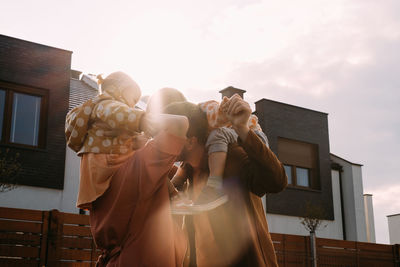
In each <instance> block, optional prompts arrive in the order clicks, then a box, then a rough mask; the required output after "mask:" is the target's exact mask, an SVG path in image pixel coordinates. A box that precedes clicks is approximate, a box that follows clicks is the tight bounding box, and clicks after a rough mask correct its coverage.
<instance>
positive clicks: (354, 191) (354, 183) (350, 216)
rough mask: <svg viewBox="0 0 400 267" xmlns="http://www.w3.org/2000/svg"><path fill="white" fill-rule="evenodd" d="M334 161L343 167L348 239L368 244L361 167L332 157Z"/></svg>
mask: <svg viewBox="0 0 400 267" xmlns="http://www.w3.org/2000/svg"><path fill="white" fill-rule="evenodd" d="M332 160H333V161H334V162H335V163H338V164H339V165H341V166H342V168H343V171H342V173H341V176H342V179H341V182H342V193H343V207H344V217H345V229H346V239H347V240H351V241H361V242H367V227H366V222H365V211H364V196H363V183H362V173H361V165H358V164H352V163H350V162H348V161H345V160H343V159H341V158H339V157H336V156H334V155H332Z"/></svg>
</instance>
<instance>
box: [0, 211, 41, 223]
mask: <svg viewBox="0 0 400 267" xmlns="http://www.w3.org/2000/svg"><path fill="white" fill-rule="evenodd" d="M0 218H6V219H15V220H25V221H39V222H40V221H41V220H42V211H40V210H27V209H13V208H0Z"/></svg>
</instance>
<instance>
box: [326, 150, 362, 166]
mask: <svg viewBox="0 0 400 267" xmlns="http://www.w3.org/2000/svg"><path fill="white" fill-rule="evenodd" d="M330 154H331V156H334V157H336V158H338V159H341V160H344V161H346V162H347V163H350V164H352V165H357V166H363V165H362V164H359V163H354V162H351V161H348V160H347V159H344V158H341V157H339V156H336V155H335V154H333V153H330Z"/></svg>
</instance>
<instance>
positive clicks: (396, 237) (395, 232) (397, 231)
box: [387, 214, 400, 244]
mask: <svg viewBox="0 0 400 267" xmlns="http://www.w3.org/2000/svg"><path fill="white" fill-rule="evenodd" d="M387 218H388V224H389V238H390V244H400V214H395V215H389V216H387Z"/></svg>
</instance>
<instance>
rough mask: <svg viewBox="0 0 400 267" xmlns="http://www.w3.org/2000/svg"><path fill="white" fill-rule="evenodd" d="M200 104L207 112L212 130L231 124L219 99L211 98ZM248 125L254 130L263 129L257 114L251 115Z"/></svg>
mask: <svg viewBox="0 0 400 267" xmlns="http://www.w3.org/2000/svg"><path fill="white" fill-rule="evenodd" d="M199 106H200V109H201V110H202V111H204V112H205V113H206V114H207V121H208V126H209V130H210V131H211V130H213V129H215V128H219V127H229V126H231V125H230V122H229V120H228V118H227V117H226V115H225V112H224V111H223V110H222V108H221V106H220V104H219V103H218V102H217V101H215V100H210V101H207V102H203V103H200V104H199ZM248 125H249V128H250V129H252V130H253V131H260V132H262V129H261V127H260V125H259V124H258V118H257V116H256V115H253V114H252V115H250V118H249V123H248Z"/></svg>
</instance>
